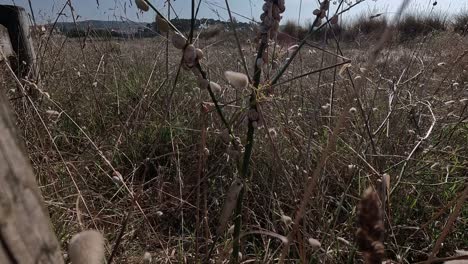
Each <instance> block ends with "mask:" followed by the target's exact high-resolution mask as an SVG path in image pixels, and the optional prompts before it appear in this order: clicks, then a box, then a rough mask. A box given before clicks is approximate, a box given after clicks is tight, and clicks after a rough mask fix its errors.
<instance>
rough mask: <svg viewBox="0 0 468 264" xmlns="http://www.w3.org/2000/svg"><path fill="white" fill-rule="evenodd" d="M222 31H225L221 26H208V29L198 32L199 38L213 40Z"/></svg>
mask: <svg viewBox="0 0 468 264" xmlns="http://www.w3.org/2000/svg"><path fill="white" fill-rule="evenodd" d="M224 31H225V28H224V26H223V25H211V26H208V28H206V29H203V30H202V31H201V32H200V38H201V39H210V38H214V37H216V36H218V35H220V34H221V33H222V32H224Z"/></svg>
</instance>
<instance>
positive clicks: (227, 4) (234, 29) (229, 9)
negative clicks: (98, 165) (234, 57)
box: [225, 0, 252, 83]
mask: <svg viewBox="0 0 468 264" xmlns="http://www.w3.org/2000/svg"><path fill="white" fill-rule="evenodd" d="M225 2H226V8H227V11H228V14H229V20H230V21H231V28H232V32H233V33H234V38H235V39H236V44H237V50H238V51H239V55H240V57H241V60H242V66H243V67H244V72H245V75H247V78H248V79H249V83H250V82H251V81H252V80H251V79H250V75H249V70H248V69H247V62H246V61H245V57H244V53H243V52H242V47H241V44H240V41H239V36H238V35H237V30H236V25H235V24H234V20H233V19H232V14H231V8H230V7H229V2H228V0H225Z"/></svg>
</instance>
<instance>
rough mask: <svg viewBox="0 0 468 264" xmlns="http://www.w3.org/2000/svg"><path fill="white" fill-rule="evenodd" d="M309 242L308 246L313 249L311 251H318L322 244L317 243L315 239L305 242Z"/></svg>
mask: <svg viewBox="0 0 468 264" xmlns="http://www.w3.org/2000/svg"><path fill="white" fill-rule="evenodd" d="M307 241H308V242H309V245H310V246H311V247H312V248H313V249H319V248H320V247H321V246H322V244H321V243H320V241H318V240H317V239H315V238H309V239H308V240H307Z"/></svg>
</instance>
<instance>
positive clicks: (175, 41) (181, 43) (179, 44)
mask: <svg viewBox="0 0 468 264" xmlns="http://www.w3.org/2000/svg"><path fill="white" fill-rule="evenodd" d="M185 43H187V39H185V37H184V36H182V35H181V34H180V33H179V32H175V33H174V35H172V45H174V47H175V48H177V49H183V48H184V47H185Z"/></svg>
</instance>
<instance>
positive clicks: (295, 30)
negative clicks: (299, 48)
mask: <svg viewBox="0 0 468 264" xmlns="http://www.w3.org/2000/svg"><path fill="white" fill-rule="evenodd" d="M281 32H283V33H286V34H288V35H289V36H292V37H294V38H298V39H303V38H304V37H305V36H306V35H307V28H305V27H302V26H301V25H299V24H297V23H296V22H294V21H292V20H288V21H286V23H285V24H284V26H282V28H281Z"/></svg>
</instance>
